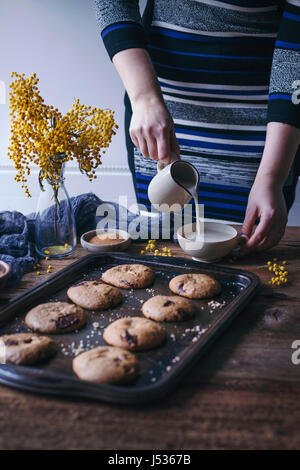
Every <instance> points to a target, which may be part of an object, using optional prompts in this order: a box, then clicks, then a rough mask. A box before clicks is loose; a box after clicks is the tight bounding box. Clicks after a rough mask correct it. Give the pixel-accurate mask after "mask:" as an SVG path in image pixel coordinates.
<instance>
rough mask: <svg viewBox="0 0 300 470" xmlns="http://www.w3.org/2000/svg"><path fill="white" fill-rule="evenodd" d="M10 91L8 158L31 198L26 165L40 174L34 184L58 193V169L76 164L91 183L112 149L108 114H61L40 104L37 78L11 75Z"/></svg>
mask: <svg viewBox="0 0 300 470" xmlns="http://www.w3.org/2000/svg"><path fill="white" fill-rule="evenodd" d="M11 77H12V78H14V81H13V82H12V83H11V85H10V88H11V91H10V98H9V105H10V110H11V112H10V116H11V137H10V146H9V147H8V156H9V158H10V159H11V160H13V162H14V166H15V169H16V170H17V174H16V176H15V180H16V181H18V182H21V187H22V188H24V190H25V193H26V195H27V196H28V197H30V192H29V189H28V186H27V181H28V180H27V177H28V176H29V175H30V170H31V166H30V165H31V163H35V164H36V165H37V166H38V167H39V168H40V174H39V181H40V184H41V187H42V188H43V184H42V182H43V180H47V181H48V182H49V183H50V184H51V185H52V186H53V189H54V191H55V190H56V191H57V188H58V186H59V182H60V178H61V168H62V165H63V163H65V162H67V161H70V160H77V162H78V165H79V169H80V171H81V172H82V173H85V174H86V175H87V176H88V178H89V179H90V180H92V179H93V178H96V171H95V170H96V168H97V167H98V166H99V165H101V164H102V162H101V157H102V156H103V154H105V151H106V150H105V149H106V148H107V147H108V146H109V144H110V143H111V138H112V136H113V135H114V134H115V133H116V130H117V128H118V126H117V125H116V123H115V121H114V112H113V111H112V110H102V109H100V108H92V107H91V106H85V105H84V104H80V102H79V99H76V101H75V102H74V103H73V105H72V107H71V109H70V110H69V111H68V112H67V113H66V114H65V115H62V113H61V112H60V111H59V110H58V109H57V108H55V107H53V106H49V105H47V104H45V102H44V100H43V98H42V97H41V95H40V91H39V89H38V86H37V85H38V82H39V79H38V78H37V76H36V74H33V75H31V76H29V77H27V78H26V77H25V74H19V73H16V72H13V73H12V74H11Z"/></svg>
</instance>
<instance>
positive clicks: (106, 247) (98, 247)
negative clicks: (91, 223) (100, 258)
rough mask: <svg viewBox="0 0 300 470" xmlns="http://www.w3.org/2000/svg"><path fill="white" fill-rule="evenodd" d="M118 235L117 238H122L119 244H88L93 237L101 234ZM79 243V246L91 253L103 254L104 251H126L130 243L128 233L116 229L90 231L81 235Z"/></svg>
mask: <svg viewBox="0 0 300 470" xmlns="http://www.w3.org/2000/svg"><path fill="white" fill-rule="evenodd" d="M110 233H114V234H118V235H119V237H121V238H123V239H124V240H123V241H120V242H119V243H111V244H109V243H107V244H96V243H89V240H90V239H91V238H92V237H94V236H95V235H101V234H106V235H108V234H110ZM80 243H81V246H82V247H83V248H84V249H85V250H88V251H91V252H93V253H101V252H102V253H103V252H105V251H123V250H126V248H128V247H129V245H130V243H131V237H130V235H129V233H128V232H125V231H124V230H118V229H107V230H105V229H100V230H90V231H89V232H85V233H84V234H83V235H81V238H80Z"/></svg>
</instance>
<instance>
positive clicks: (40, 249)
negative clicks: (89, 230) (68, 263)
mask: <svg viewBox="0 0 300 470" xmlns="http://www.w3.org/2000/svg"><path fill="white" fill-rule="evenodd" d="M63 170H64V168H62V171H61V178H60V181H59V183H58V185H57V186H56V188H55V187H53V185H51V183H50V182H49V181H48V180H45V179H43V180H42V184H41V192H40V196H39V200H38V207H37V212H36V219H35V247H36V251H37V253H38V254H39V255H41V256H44V257H45V256H49V257H51V258H63V257H65V256H69V255H70V254H71V253H73V252H74V251H75V249H76V243H77V239H76V225H75V216H74V211H73V208H72V205H71V202H70V198H69V195H68V192H67V190H66V188H65V184H64V173H63Z"/></svg>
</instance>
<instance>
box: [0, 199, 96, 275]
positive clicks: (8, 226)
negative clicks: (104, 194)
mask: <svg viewBox="0 0 300 470" xmlns="http://www.w3.org/2000/svg"><path fill="white" fill-rule="evenodd" d="M70 201H71V204H72V207H73V210H74V214H75V222H76V227H77V235H78V237H80V236H81V234H82V233H83V232H85V231H87V230H91V229H93V228H94V227H95V213H96V209H97V207H98V206H99V204H101V200H100V199H99V198H98V197H97V196H95V194H93V193H87V194H81V195H79V196H75V197H72V198H70ZM50 214H51V211H49V215H50ZM34 218H35V213H32V214H29V215H28V216H25V215H23V214H21V213H20V212H17V211H3V212H0V260H2V261H5V262H6V263H8V264H9V265H10V266H11V275H10V277H9V279H8V284H15V283H17V282H18V281H19V280H20V279H21V278H22V276H23V274H25V273H26V272H28V271H31V270H32V268H33V266H34V265H35V264H36V263H37V262H38V255H37V253H36V252H35V247H34V238H35V231H34Z"/></svg>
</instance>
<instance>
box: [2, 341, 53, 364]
mask: <svg viewBox="0 0 300 470" xmlns="http://www.w3.org/2000/svg"><path fill="white" fill-rule="evenodd" d="M55 352H56V344H55V342H54V341H53V340H52V339H51V338H47V336H39V335H35V334H34V333H15V334H11V335H4V336H1V337H0V363H1V364H17V365H20V364H34V363H35V362H42V361H45V360H46V359H49V358H50V357H52V356H53V355H54V354H55Z"/></svg>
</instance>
